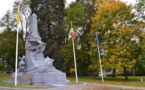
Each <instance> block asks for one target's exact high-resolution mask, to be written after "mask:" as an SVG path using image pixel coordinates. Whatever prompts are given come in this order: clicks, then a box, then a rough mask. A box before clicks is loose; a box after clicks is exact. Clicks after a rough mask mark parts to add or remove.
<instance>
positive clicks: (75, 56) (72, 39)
mask: <svg viewBox="0 0 145 90" xmlns="http://www.w3.org/2000/svg"><path fill="white" fill-rule="evenodd" d="M71 28H72V22H71ZM72 44H73V54H74V65H75V75H76V83H78V75H77V65H76V55H75V47H74V39H73V38H72Z"/></svg>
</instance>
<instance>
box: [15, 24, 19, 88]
mask: <svg viewBox="0 0 145 90" xmlns="http://www.w3.org/2000/svg"><path fill="white" fill-rule="evenodd" d="M18 35H19V34H18V27H17V36H16V61H15V86H17V76H18V75H17V73H18V71H17V65H18Z"/></svg>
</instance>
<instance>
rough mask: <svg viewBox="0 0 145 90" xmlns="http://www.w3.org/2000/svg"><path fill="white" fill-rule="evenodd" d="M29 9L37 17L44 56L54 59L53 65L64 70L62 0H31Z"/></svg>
mask: <svg viewBox="0 0 145 90" xmlns="http://www.w3.org/2000/svg"><path fill="white" fill-rule="evenodd" d="M30 7H31V10H32V13H35V14H36V15H37V17H38V30H39V34H40V37H42V41H44V42H45V43H46V44H47V45H46V50H45V51H44V54H45V56H49V57H50V58H53V59H54V66H55V67H56V68H57V69H59V70H64V64H63V57H62V54H61V53H60V46H61V45H62V43H63V42H62V32H63V30H62V21H63V19H64V12H63V9H64V1H63V0H31V5H30Z"/></svg>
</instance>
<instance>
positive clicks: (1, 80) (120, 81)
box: [0, 74, 145, 89]
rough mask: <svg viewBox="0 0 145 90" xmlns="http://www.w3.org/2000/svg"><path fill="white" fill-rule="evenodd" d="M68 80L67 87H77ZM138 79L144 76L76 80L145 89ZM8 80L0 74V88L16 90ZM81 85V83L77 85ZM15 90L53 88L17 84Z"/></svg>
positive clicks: (73, 80) (73, 78) (6, 75)
mask: <svg viewBox="0 0 145 90" xmlns="http://www.w3.org/2000/svg"><path fill="white" fill-rule="evenodd" d="M67 78H68V80H70V82H71V83H69V84H68V85H78V84H76V83H75V77H70V76H69V77H67ZM140 78H143V80H145V76H129V80H124V77H123V76H118V77H115V78H113V77H105V78H104V82H102V81H101V80H102V79H101V77H97V78H93V77H82V76H81V77H80V76H78V79H79V81H80V82H90V83H99V84H112V85H124V86H137V87H145V82H141V81H140ZM9 79H10V74H0V86H3V87H12V88H16V87H15V86H14V83H8V80H9ZM79 84H82V83H79ZM17 88H29V89H32V88H33V89H36V88H37V89H41V88H43V89H46V88H54V87H52V86H32V85H24V84H18V86H17Z"/></svg>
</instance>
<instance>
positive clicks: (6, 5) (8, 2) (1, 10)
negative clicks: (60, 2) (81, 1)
mask: <svg viewBox="0 0 145 90" xmlns="http://www.w3.org/2000/svg"><path fill="white" fill-rule="evenodd" d="M14 1H15V0H2V1H1V3H0V18H1V17H2V16H3V15H4V14H5V13H6V11H7V10H8V9H11V7H12V5H13V2H14ZM72 1H76V0H66V4H69V3H71V2H72ZM121 1H124V2H129V3H133V4H134V3H135V1H136V0H121Z"/></svg>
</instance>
